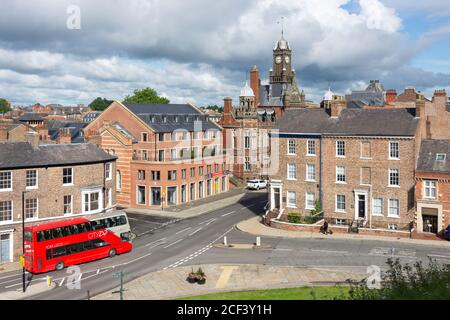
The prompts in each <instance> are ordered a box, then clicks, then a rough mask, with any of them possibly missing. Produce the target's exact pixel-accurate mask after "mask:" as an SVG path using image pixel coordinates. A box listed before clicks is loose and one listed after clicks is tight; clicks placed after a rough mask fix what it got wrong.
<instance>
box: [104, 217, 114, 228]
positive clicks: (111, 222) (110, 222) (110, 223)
mask: <svg viewBox="0 0 450 320" xmlns="http://www.w3.org/2000/svg"><path fill="white" fill-rule="evenodd" d="M115 226H116V224H115V223H114V220H113V219H111V218H108V219H106V227H107V228H113V227H115Z"/></svg>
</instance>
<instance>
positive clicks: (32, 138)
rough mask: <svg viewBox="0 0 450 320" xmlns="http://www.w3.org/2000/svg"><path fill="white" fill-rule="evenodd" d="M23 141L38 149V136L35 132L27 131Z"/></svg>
mask: <svg viewBox="0 0 450 320" xmlns="http://www.w3.org/2000/svg"><path fill="white" fill-rule="evenodd" d="M25 141H26V142H28V143H29V144H31V146H32V147H33V148H37V147H39V135H38V134H37V132H34V131H28V132H26V133H25Z"/></svg>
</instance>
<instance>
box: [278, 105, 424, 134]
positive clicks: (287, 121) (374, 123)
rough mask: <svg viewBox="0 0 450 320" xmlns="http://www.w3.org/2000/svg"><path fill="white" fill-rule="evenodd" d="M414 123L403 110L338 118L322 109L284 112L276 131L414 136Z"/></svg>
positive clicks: (349, 111)
mask: <svg viewBox="0 0 450 320" xmlns="http://www.w3.org/2000/svg"><path fill="white" fill-rule="evenodd" d="M417 121H418V120H417V119H416V118H415V117H414V116H413V115H412V114H411V113H410V112H409V111H408V110H406V109H344V110H342V112H341V115H340V116H339V117H330V116H329V115H328V113H327V112H326V111H325V110H324V109H322V108H320V109H319V108H317V109H315V108H311V109H288V110H286V111H285V112H284V114H283V116H282V117H281V118H279V119H278V120H277V124H276V128H278V129H279V130H280V132H282V133H306V134H329V135H356V136H414V135H415V132H416V126H417Z"/></svg>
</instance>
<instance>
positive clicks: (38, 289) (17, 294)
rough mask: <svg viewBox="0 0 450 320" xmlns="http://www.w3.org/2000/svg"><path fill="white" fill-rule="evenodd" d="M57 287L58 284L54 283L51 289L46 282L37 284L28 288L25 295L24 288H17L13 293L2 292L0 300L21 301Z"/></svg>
mask: <svg viewBox="0 0 450 320" xmlns="http://www.w3.org/2000/svg"><path fill="white" fill-rule="evenodd" d="M56 286H57V284H56V283H54V282H52V283H51V286H50V287H49V286H48V285H47V283H46V282H43V281H42V282H39V283H37V284H33V285H31V286H28V287H27V289H26V291H25V293H23V292H22V287H20V288H17V289H15V290H12V291H5V292H0V300H20V299H25V298H29V297H32V296H34V295H37V294H40V293H43V292H46V291H49V290H52V289H54V288H55V287H56Z"/></svg>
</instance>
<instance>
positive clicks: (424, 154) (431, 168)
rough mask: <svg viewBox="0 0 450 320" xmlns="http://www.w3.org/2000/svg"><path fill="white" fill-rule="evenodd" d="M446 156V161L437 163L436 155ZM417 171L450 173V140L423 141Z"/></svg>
mask: <svg viewBox="0 0 450 320" xmlns="http://www.w3.org/2000/svg"><path fill="white" fill-rule="evenodd" d="M438 153H443V154H445V155H446V157H445V160H444V161H437V160H436V154H438ZM417 171H422V172H446V173H450V140H423V141H422V144H421V146H420V153H419V160H418V162H417Z"/></svg>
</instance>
